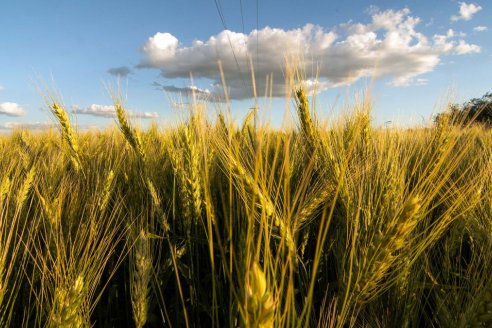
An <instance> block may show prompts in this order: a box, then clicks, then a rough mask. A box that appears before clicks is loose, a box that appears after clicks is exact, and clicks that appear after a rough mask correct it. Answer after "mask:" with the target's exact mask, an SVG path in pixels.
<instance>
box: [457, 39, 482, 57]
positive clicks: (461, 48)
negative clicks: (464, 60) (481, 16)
mask: <svg viewBox="0 0 492 328" xmlns="http://www.w3.org/2000/svg"><path fill="white" fill-rule="evenodd" d="M480 51H481V49H480V47H479V46H477V45H475V44H469V43H466V42H465V41H463V40H460V41H459V43H458V45H457V46H456V53H457V54H458V55H463V54H468V53H473V52H480Z"/></svg>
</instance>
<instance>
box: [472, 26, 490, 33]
mask: <svg viewBox="0 0 492 328" xmlns="http://www.w3.org/2000/svg"><path fill="white" fill-rule="evenodd" d="M473 30H474V31H475V32H486V31H488V30H489V29H488V27H487V26H483V25H479V26H475V27H474V28H473Z"/></svg>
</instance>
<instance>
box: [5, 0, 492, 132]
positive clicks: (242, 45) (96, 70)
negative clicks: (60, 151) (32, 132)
mask: <svg viewBox="0 0 492 328" xmlns="http://www.w3.org/2000/svg"><path fill="white" fill-rule="evenodd" d="M217 7H219V11H220V15H219V11H218V9H217ZM491 7H492V6H488V3H487V2H485V1H484V0H481V1H480V0H479V1H477V2H458V1H451V0H436V1H432V2H431V1H414V2H408V1H381V0H380V1H376V0H374V1H365V0H364V1H304V2H300V1H286V0H283V1H273V0H269V1H262V0H258V1H251V0H242V1H239V0H237V1H232V0H231V1H225V0H221V1H219V0H217V1H215V0H200V1H173V2H170V1H154V0H147V1H121V0H120V1H113V0H110V1H109V0H107V1H93V0H89V1H78V2H75V1H55V0H45V1H35V0H25V1H2V2H0V15H1V19H0V49H1V51H0V129H2V130H8V129H10V128H12V127H15V126H17V125H19V124H24V125H25V126H31V127H33V128H34V127H37V126H45V125H46V123H49V122H51V121H52V119H51V116H50V115H49V113H48V111H47V109H46V104H45V103H44V100H43V94H45V93H44V92H45V91H43V89H44V88H45V87H46V86H48V87H49V90H53V88H55V89H56V91H58V92H59V93H60V94H61V97H62V100H63V103H64V105H65V106H66V107H67V109H68V110H69V111H71V112H72V117H73V119H74V120H75V121H77V123H78V124H79V125H80V126H90V125H97V126H106V125H108V124H114V118H113V108H112V107H111V96H110V95H109V93H108V86H115V85H116V83H117V81H120V84H121V86H122V89H123V92H124V93H125V95H126V96H127V98H126V106H127V108H129V109H130V110H131V111H132V113H133V116H134V118H135V120H137V121H140V122H149V121H152V120H156V121H157V122H159V123H161V124H164V125H165V124H172V123H173V122H175V121H176V119H177V117H178V116H179V115H180V113H182V112H183V110H182V109H179V108H180V107H182V106H181V104H180V103H181V102H184V103H186V102H187V98H189V97H188V96H189V94H190V90H191V86H192V83H191V81H190V72H191V73H192V74H193V87H194V90H195V94H196V95H197V96H198V98H199V100H201V99H204V100H208V104H209V106H208V107H209V110H210V111H214V110H215V108H217V107H221V106H222V107H224V105H223V104H221V101H222V100H223V91H222V89H221V86H220V74H219V70H218V68H217V61H218V59H220V60H221V63H222V65H223V67H224V75H225V78H226V83H227V86H228V91H229V95H230V96H231V98H233V100H232V103H231V105H232V106H231V107H232V113H233V115H234V116H235V117H238V118H240V117H241V115H243V114H244V113H245V111H246V110H247V109H248V108H249V107H251V106H253V105H254V103H255V102H254V100H253V99H252V98H251V95H252V94H251V87H250V86H251V79H250V66H249V65H250V60H251V62H252V63H253V65H254V67H255V77H256V79H257V87H258V90H259V91H258V93H259V94H260V95H263V94H264V90H265V88H266V87H267V84H268V87H269V88H270V87H271V89H272V94H273V96H274V98H273V101H272V104H273V105H272V106H267V105H266V104H267V103H269V102H265V101H263V100H262V99H260V101H259V104H260V110H264V111H265V112H267V113H269V114H270V115H271V119H272V120H273V121H274V122H273V123H274V124H276V125H277V124H278V122H279V121H280V120H281V118H282V117H283V111H284V107H285V106H284V104H285V100H284V96H285V76H284V74H285V72H286V69H285V67H284V61H285V59H286V58H295V59H296V60H295V61H296V62H297V64H298V65H300V66H301V70H302V71H303V72H304V78H305V85H306V87H307V88H308V89H310V90H311V89H312V85H313V81H314V80H316V75H317V76H318V78H317V80H318V83H317V89H318V99H317V109H318V111H319V112H320V113H321V114H323V113H327V112H329V111H330V110H331V108H332V107H333V105H334V104H335V103H338V104H340V103H342V102H343V101H344V100H345V99H352V98H353V96H354V95H355V94H356V93H357V92H359V91H361V90H363V89H364V87H365V86H366V85H368V84H371V85H372V89H371V90H372V99H373V103H374V110H373V117H374V120H375V122H376V124H381V123H383V122H385V121H388V120H393V121H398V122H399V123H401V124H403V125H407V124H412V123H420V122H421V121H422V120H426V119H429V118H430V117H431V115H432V113H433V112H435V111H436V110H439V109H442V108H439V106H438V105H437V107H436V104H439V103H442V102H445V101H446V100H448V99H451V100H455V101H458V102H462V101H465V100H466V99H469V98H471V97H480V96H481V95H483V94H484V93H485V92H487V91H491V90H492V85H490V76H491V75H492V74H491V73H492V65H491V64H492V56H491V55H492V52H491V46H492V37H491V35H490V33H492V26H489V25H488V24H489V22H490V18H492V9H491ZM241 8H242V10H241ZM241 12H242V15H241ZM221 16H222V17H223V21H222V19H221V18H220V17H221ZM224 25H225V26H224ZM257 28H258V30H257ZM225 29H227V30H229V31H225ZM290 61H291V62H292V61H293V60H290ZM271 76H273V78H270V77H271ZM267 77H268V80H267ZM372 79H373V81H372V82H371V80H372ZM39 89H42V90H41V91H40V90H39ZM450 90H451V92H450ZM449 94H451V96H449ZM450 97H451V98H450ZM337 99H340V100H338V102H337Z"/></svg>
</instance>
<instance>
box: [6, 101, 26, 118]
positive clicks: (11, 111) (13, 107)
mask: <svg viewBox="0 0 492 328" xmlns="http://www.w3.org/2000/svg"><path fill="white" fill-rule="evenodd" d="M0 114H4V115H8V116H23V115H25V114H26V112H25V110H24V108H22V107H21V106H20V105H19V104H16V103H12V102H4V103H0Z"/></svg>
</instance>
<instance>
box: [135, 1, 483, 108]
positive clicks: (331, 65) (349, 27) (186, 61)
mask: <svg viewBox="0 0 492 328" xmlns="http://www.w3.org/2000/svg"><path fill="white" fill-rule="evenodd" d="M370 12H371V16H372V21H371V22H370V23H367V24H361V23H356V22H348V23H345V24H342V25H340V26H337V27H334V28H332V29H330V30H326V29H324V28H323V27H321V26H317V25H313V24H307V25H305V26H304V27H302V28H297V29H291V30H284V29H279V28H271V27H265V28H263V29H261V30H253V31H252V32H250V33H249V34H244V33H236V32H232V31H229V30H225V31H222V32H220V33H219V34H217V35H213V36H211V37H210V38H209V39H208V40H205V41H201V40H195V41H194V42H193V43H192V44H191V45H188V46H187V45H182V44H180V42H179V40H178V39H177V38H176V37H174V36H173V35H171V34H169V33H156V34H155V35H154V36H152V37H150V38H149V39H148V40H147V42H146V43H145V45H144V46H143V49H142V50H143V53H144V58H143V59H142V61H141V63H140V64H139V66H138V67H140V68H155V69H159V70H160V72H161V76H162V77H164V78H166V79H173V78H188V77H189V74H190V72H191V73H192V74H193V77H194V78H196V79H200V78H202V79H207V80H211V81H210V82H211V88H210V89H209V91H210V92H211V94H212V95H214V96H217V97H219V96H220V95H222V93H223V92H222V89H221V76H220V72H219V69H218V65H217V63H218V61H219V60H220V62H221V65H222V68H223V72H224V77H225V80H226V84H227V91H228V94H229V96H230V97H231V98H232V99H244V98H249V97H252V88H251V85H252V83H251V79H250V64H251V62H252V63H253V66H254V73H255V80H256V86H257V90H258V94H260V95H261V94H262V93H264V90H265V89H270V88H271V90H272V95H273V96H274V97H281V96H284V95H285V94H286V92H287V91H286V90H288V88H286V86H285V72H286V66H285V63H286V61H289V60H292V59H293V61H294V62H297V63H298V64H299V65H300V67H301V72H303V76H304V78H305V80H304V82H305V84H306V86H307V88H311V89H314V88H316V89H317V90H318V91H322V90H324V89H327V88H330V87H335V86H341V85H348V84H351V83H354V82H355V81H357V80H359V79H361V78H366V77H369V78H379V77H389V78H390V79H391V80H392V84H393V85H395V86H399V85H408V84H410V83H421V82H418V80H417V77H419V76H420V75H422V74H424V73H427V72H430V71H432V70H433V69H434V68H435V67H436V66H437V65H438V64H439V62H440V60H441V57H442V56H445V55H462V54H465V53H474V52H479V51H480V47H479V46H477V45H473V44H468V43H466V42H465V41H464V40H463V39H459V38H461V37H463V34H460V33H457V32H455V31H453V30H450V31H448V32H447V34H444V35H434V36H426V35H424V34H422V33H420V32H419V31H418V30H417V27H418V25H419V24H420V23H421V20H420V18H418V17H414V16H411V13H410V10H409V9H408V8H404V9H402V10H386V11H379V10H377V9H376V8H373V9H372V10H371V11H370ZM315 81H316V82H315ZM166 88H167V89H168V90H169V91H172V90H175V91H176V92H179V91H186V90H182V89H180V88H179V87H176V86H166Z"/></svg>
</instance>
